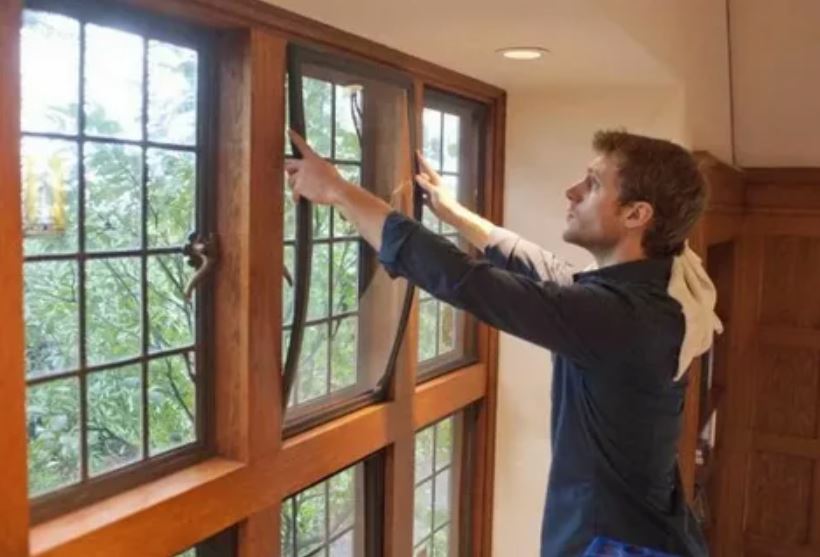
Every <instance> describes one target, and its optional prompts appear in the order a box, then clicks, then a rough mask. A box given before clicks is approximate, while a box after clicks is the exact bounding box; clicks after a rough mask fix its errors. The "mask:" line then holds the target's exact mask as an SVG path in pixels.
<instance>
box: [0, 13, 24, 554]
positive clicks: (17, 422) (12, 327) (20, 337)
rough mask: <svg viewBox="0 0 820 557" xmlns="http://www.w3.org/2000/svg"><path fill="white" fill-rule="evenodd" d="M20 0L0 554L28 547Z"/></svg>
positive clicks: (0, 428) (6, 257) (6, 139)
mask: <svg viewBox="0 0 820 557" xmlns="http://www.w3.org/2000/svg"><path fill="white" fill-rule="evenodd" d="M19 22H20V2H19V0H10V1H4V2H2V3H0V67H2V68H3V74H4V75H3V81H2V86H0V113H1V114H3V117H2V118H0V184H2V187H0V213H2V216H0V293H2V294H1V295H0V315H2V316H3V335H2V336H3V338H2V343H0V370H2V371H0V393H3V404H0V454H2V455H3V473H2V474H0V493H2V494H3V504H2V505H0V554H2V555H25V554H26V553H27V552H28V536H27V535H26V532H27V530H28V526H29V514H28V509H29V506H28V476H27V469H28V465H27V450H26V417H25V402H26V385H25V361H24V354H25V341H24V334H25V328H24V323H23V252H22V247H23V237H22V232H21V231H22V229H23V227H22V223H21V220H20V219H21V216H20V206H21V203H20V188H19V187H17V186H16V185H17V184H19V183H20V160H19V157H20V155H19V153H20V121H19V114H20V98H19V91H20V80H19V75H20V71H19V60H20V53H19V44H20V42H19V36H20V25H19Z"/></svg>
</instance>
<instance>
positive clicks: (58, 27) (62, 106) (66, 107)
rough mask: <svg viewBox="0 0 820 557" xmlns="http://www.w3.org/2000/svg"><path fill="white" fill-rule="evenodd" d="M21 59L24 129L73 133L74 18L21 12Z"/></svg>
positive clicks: (76, 65) (75, 102) (77, 46)
mask: <svg viewBox="0 0 820 557" xmlns="http://www.w3.org/2000/svg"><path fill="white" fill-rule="evenodd" d="M20 59H21V70H22V71H21V86H22V87H21V88H22V114H21V122H20V124H21V126H22V128H23V130H24V131H27V132H52V133H69V134H70V133H76V132H77V106H78V103H79V100H78V95H79V75H80V70H79V68H80V25H79V23H78V22H77V20H76V19H72V18H69V17H65V16H62V15H57V14H50V13H46V12H36V11H31V10H26V11H25V12H23V28H22V30H21V34H20Z"/></svg>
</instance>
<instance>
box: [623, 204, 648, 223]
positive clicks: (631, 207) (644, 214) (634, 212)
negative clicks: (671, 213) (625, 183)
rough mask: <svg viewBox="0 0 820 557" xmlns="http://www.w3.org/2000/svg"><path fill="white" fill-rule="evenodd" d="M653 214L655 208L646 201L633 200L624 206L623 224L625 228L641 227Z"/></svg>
mask: <svg viewBox="0 0 820 557" xmlns="http://www.w3.org/2000/svg"><path fill="white" fill-rule="evenodd" d="M654 216H655V209H654V208H653V207H652V205H651V204H649V203H647V202H646V201H635V202H633V203H629V204H628V205H627V206H626V207H625V213H624V224H625V225H626V227H627V228H642V227H645V226H647V225H648V224H649V221H651V220H652V217H654Z"/></svg>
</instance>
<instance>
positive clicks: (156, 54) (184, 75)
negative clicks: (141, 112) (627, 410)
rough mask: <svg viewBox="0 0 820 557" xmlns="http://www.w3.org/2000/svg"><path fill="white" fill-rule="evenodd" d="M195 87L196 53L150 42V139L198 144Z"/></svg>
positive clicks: (157, 42)
mask: <svg viewBox="0 0 820 557" xmlns="http://www.w3.org/2000/svg"><path fill="white" fill-rule="evenodd" d="M196 84H197V54H196V51H193V50H191V49H188V48H182V47H179V46H175V45H170V44H168V43H162V42H159V41H148V139H150V140H151V141H156V142H160V143H175V144H183V145H193V144H194V143H195V142H196V108H197V86H196Z"/></svg>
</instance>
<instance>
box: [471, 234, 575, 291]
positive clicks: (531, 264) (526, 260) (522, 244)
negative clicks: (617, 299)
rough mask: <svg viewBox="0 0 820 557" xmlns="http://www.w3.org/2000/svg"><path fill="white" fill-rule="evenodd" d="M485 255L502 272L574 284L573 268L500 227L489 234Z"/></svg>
mask: <svg viewBox="0 0 820 557" xmlns="http://www.w3.org/2000/svg"><path fill="white" fill-rule="evenodd" d="M484 255H485V257H487V259H488V260H489V261H490V263H492V264H493V265H495V266H496V267H500V268H501V269H506V270H508V271H512V272H514V273H519V274H522V275H526V276H528V277H530V278H532V279H535V280H542V281H550V282H555V283H558V284H564V285H569V284H572V274H573V272H574V269H573V268H572V265H570V264H569V263H567V262H566V261H564V260H562V259H560V258H559V257H557V256H556V255H555V254H553V253H551V252H549V251H547V250H544V249H542V248H541V247H540V246H538V245H536V244H534V243H532V242H530V241H528V240H525V239H523V238H521V237H520V236H518V235H517V234H515V233H513V232H510V231H509V230H507V229H505V228H501V227H500V226H497V227H495V228H494V229H493V231H492V232H491V233H490V241H489V243H488V244H487V247H486V248H485V249H484Z"/></svg>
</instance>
